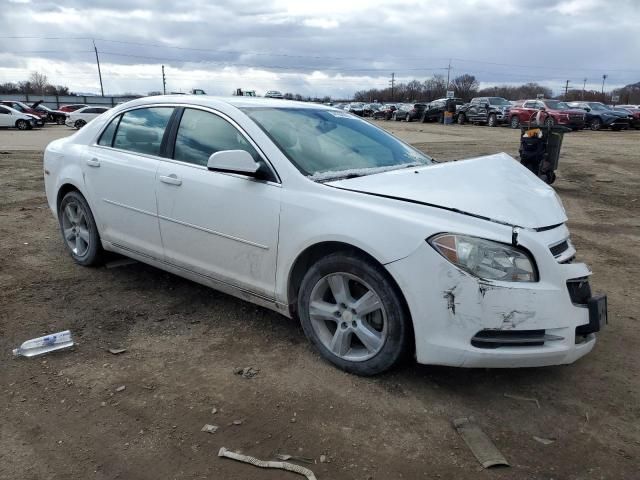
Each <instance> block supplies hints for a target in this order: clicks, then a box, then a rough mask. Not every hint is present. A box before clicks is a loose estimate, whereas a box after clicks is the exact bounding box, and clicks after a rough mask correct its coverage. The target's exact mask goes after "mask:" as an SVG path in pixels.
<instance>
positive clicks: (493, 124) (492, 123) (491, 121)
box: [487, 113, 498, 127]
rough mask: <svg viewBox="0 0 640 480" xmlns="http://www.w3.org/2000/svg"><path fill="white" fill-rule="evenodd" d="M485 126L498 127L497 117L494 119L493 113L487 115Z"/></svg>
mask: <svg viewBox="0 0 640 480" xmlns="http://www.w3.org/2000/svg"><path fill="white" fill-rule="evenodd" d="M487 125H489V126H490V127H497V126H498V117H496V114H495V113H492V114H491V115H489V118H488V119H487Z"/></svg>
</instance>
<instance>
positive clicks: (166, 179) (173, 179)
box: [159, 173, 182, 186]
mask: <svg viewBox="0 0 640 480" xmlns="http://www.w3.org/2000/svg"><path fill="white" fill-rule="evenodd" d="M159 178H160V181H161V182H162V183H168V184H169V185H177V186H180V185H182V180H180V179H179V178H178V177H177V176H176V175H175V174H173V173H172V174H171V175H167V176H165V175H161V176H160V177H159Z"/></svg>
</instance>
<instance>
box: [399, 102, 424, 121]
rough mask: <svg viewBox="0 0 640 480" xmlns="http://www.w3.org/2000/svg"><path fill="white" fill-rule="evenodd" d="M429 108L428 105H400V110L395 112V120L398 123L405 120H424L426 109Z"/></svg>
mask: <svg viewBox="0 0 640 480" xmlns="http://www.w3.org/2000/svg"><path fill="white" fill-rule="evenodd" d="M425 108H427V104H426V103H402V104H400V105H398V109H397V110H396V111H395V112H393V119H394V120H397V121H401V120H405V121H407V122H411V121H413V120H417V119H419V118H422V113H423V112H424V109H425Z"/></svg>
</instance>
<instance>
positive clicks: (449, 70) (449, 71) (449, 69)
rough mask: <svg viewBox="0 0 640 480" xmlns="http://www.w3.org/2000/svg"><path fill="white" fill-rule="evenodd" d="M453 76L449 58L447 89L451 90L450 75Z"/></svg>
mask: <svg viewBox="0 0 640 480" xmlns="http://www.w3.org/2000/svg"><path fill="white" fill-rule="evenodd" d="M450 76H451V59H449V66H448V67H447V90H449V77H450Z"/></svg>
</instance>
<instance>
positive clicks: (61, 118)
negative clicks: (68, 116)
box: [56, 117, 65, 125]
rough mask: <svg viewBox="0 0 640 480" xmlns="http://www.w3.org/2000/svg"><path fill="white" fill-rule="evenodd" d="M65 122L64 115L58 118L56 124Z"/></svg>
mask: <svg viewBox="0 0 640 480" xmlns="http://www.w3.org/2000/svg"><path fill="white" fill-rule="evenodd" d="M64 122H65V118H64V117H58V118H56V124H57V125H64Z"/></svg>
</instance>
